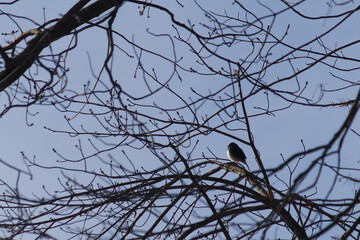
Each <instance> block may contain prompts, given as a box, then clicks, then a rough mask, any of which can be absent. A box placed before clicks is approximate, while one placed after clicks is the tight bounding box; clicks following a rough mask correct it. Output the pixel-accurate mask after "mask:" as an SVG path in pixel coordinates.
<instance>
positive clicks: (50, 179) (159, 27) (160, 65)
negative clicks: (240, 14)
mask: <svg viewBox="0 0 360 240" xmlns="http://www.w3.org/2000/svg"><path fill="white" fill-rule="evenodd" d="M353 2H354V3H353V5H352V4H350V5H346V6H343V7H342V6H339V7H336V8H329V4H330V5H331V2H329V1H307V2H305V3H304V4H302V5H301V6H300V7H299V8H298V10H301V11H302V13H304V14H306V15H307V16H318V15H327V14H328V13H329V11H330V10H331V14H336V12H337V11H338V12H344V11H345V8H347V7H348V8H350V7H351V8H353V7H354V5H355V4H359V3H360V2H359V1H353ZM198 3H199V4H200V5H201V6H204V5H206V7H207V8H211V9H213V10H216V11H217V12H219V13H223V10H222V9H225V8H228V9H229V10H228V11H229V12H227V13H228V14H235V11H234V12H231V9H230V8H229V7H230V6H231V1H227V2H226V3H223V2H222V3H221V4H220V3H219V2H218V1H207V2H206V4H205V3H204V1H198ZM73 4H74V1H69V0H66V1H61V2H59V1H54V0H46V1H41V0H37V1H20V2H19V3H17V4H14V5H13V6H6V5H4V6H1V9H2V11H4V12H8V13H9V12H10V13H13V14H15V15H23V16H27V17H28V18H30V19H32V20H34V21H35V22H37V23H39V24H41V23H43V22H44V19H46V20H49V19H52V18H55V17H60V16H61V15H62V14H64V13H65V12H66V11H67V10H68V9H69V8H70V7H71V6H72V5H73ZM184 4H185V5H184V8H179V7H178V6H177V5H175V4H174V3H173V1H169V3H168V7H169V8H170V9H174V10H175V11H176V19H177V20H178V21H180V22H184V23H187V20H188V19H191V22H192V23H194V24H195V29H197V28H198V29H200V28H201V26H200V25H199V22H206V18H204V15H203V14H202V13H201V12H202V11H201V9H199V7H198V6H196V4H195V3H194V2H191V3H190V1H189V2H187V3H184ZM246 4H248V5H247V6H248V7H249V9H252V10H253V11H254V12H255V13H256V14H259V15H266V14H269V11H268V10H267V9H266V8H261V7H259V4H258V3H255V1H253V4H252V3H251V2H249V3H246ZM271 8H272V10H274V11H275V10H279V9H282V8H285V6H284V4H282V3H281V2H280V1H274V2H273V3H272V4H271ZM147 15H148V13H147V11H146V12H145V14H144V15H142V16H140V15H139V10H138V6H137V5H136V4H130V3H126V4H124V6H122V7H121V8H120V10H119V13H118V17H117V19H116V21H115V24H114V25H115V26H116V29H120V30H121V34H123V36H125V37H126V38H127V39H129V40H133V41H134V42H135V43H136V44H138V45H141V46H142V47H144V48H146V49H150V50H152V51H154V52H160V53H162V54H164V55H165V56H168V57H169V58H170V59H174V58H175V57H176V58H179V57H180V56H183V57H184V60H183V61H182V64H183V65H184V66H191V65H193V64H196V63H195V60H194V58H193V57H192V55H191V54H189V50H188V49H187V48H186V46H185V45H183V44H181V43H179V42H175V45H176V49H177V55H176V56H174V54H173V52H172V42H171V41H170V40H169V37H168V36H162V37H160V38H159V37H154V36H152V35H151V34H149V33H148V32H147V30H148V31H149V32H152V33H154V34H167V33H169V32H170V35H174V30H173V29H172V27H171V23H169V22H168V20H169V17H168V16H166V15H165V14H163V13H159V12H158V11H155V10H153V9H150V12H149V16H150V17H149V18H148V17H147ZM250 17H251V16H250ZM270 20H271V19H269V20H268V21H269V22H267V20H265V21H264V22H265V23H266V24H269V23H270ZM336 22H338V19H327V20H326V21H314V20H304V18H300V17H296V16H295V15H294V14H293V13H291V12H288V13H285V14H283V15H280V16H279V17H278V18H276V23H275V24H274V26H273V29H272V31H273V33H274V34H278V35H281V34H282V33H284V32H285V29H286V27H287V25H288V24H290V29H289V32H288V35H287V37H286V38H285V42H287V43H290V44H291V45H293V46H300V45H302V44H303V43H304V42H306V41H308V40H311V39H313V38H314V37H315V36H319V35H321V33H323V32H325V31H327V30H328V29H330V28H331V27H332V26H333V25H334V24H336ZM359 22H360V16H359V15H358V14H355V15H354V16H352V17H350V18H349V19H348V20H347V21H346V22H345V23H344V24H343V25H342V26H341V28H339V29H337V30H335V31H334V32H332V33H331V34H329V35H327V36H326V37H324V38H322V39H321V40H322V41H323V43H324V44H325V45H326V46H328V47H331V48H335V47H336V46H340V45H343V44H346V43H349V42H351V41H354V40H357V39H359V38H360V32H359V31H354V26H357V24H358V23H359ZM17 23H18V24H19V25H20V26H21V29H22V31H26V30H28V29H30V28H34V27H36V26H35V25H34V24H32V23H31V22H29V21H26V20H21V19H20V20H19V19H17ZM14 29H18V26H16V24H14V23H13V22H12V21H11V20H10V19H9V18H8V17H6V16H4V15H0V31H1V33H8V32H11V31H12V30H14ZM204 33H205V31H204ZM18 34H19V33H17V34H15V35H16V36H17V35H18ZM11 39H12V37H11V36H4V35H2V36H1V38H0V44H1V45H2V46H4V45H6V43H5V41H9V40H11ZM69 41H70V38H64V39H61V40H59V41H58V42H56V43H55V44H53V45H52V47H53V50H54V51H55V52H56V51H58V50H61V49H62V48H63V47H64V46H67V45H68V44H69ZM78 41H79V42H78V47H77V48H76V49H75V50H74V51H72V52H70V54H69V55H68V60H67V66H68V67H69V69H70V72H69V74H68V79H67V81H68V86H67V88H68V89H82V86H83V84H85V83H86V82H87V81H90V84H91V86H92V84H93V83H94V75H93V73H94V74H95V75H96V76H97V75H99V72H100V71H101V69H100V66H101V64H102V63H103V61H104V58H105V56H106V55H105V54H106V47H107V41H106V35H105V32H104V31H102V30H99V29H89V30H86V31H84V32H82V33H81V34H80V36H79V39H78ZM116 41H117V44H119V45H120V46H121V47H122V48H123V49H124V50H125V51H127V52H128V53H129V54H131V55H135V53H136V54H139V51H138V50H135V52H134V49H133V48H132V47H131V45H130V44H128V43H127V42H126V41H125V40H122V39H121V38H120V37H119V38H117V39H116ZM195 45H196V44H195ZM311 47H312V49H313V50H318V51H322V50H323V49H322V47H321V46H320V45H319V43H318V42H314V43H313V44H312V45H311ZM222 51H224V52H223V53H224V54H226V55H227V56H229V57H231V58H233V59H236V58H238V57H239V56H243V55H246V54H247V51H248V49H247V47H246V46H241V45H238V46H236V47H234V48H232V49H228V50H226V49H224V50H222ZM285 51H286V50H284V48H281V47H279V48H274V50H273V51H272V55H271V56H270V57H269V59H270V60H272V59H276V58H277V57H279V56H281V54H283V53H284V52H285ZM344 54H345V55H346V56H349V57H355V58H357V56H359V54H360V48H359V46H358V45H355V46H354V47H352V48H348V49H345V51H344ZM117 56H118V58H117V59H116V60H115V61H114V63H113V65H114V68H113V73H114V75H115V76H117V77H118V81H119V82H120V83H121V84H122V86H123V87H124V89H125V90H126V91H128V92H129V93H131V94H133V95H134V96H141V95H142V94H143V93H145V92H146V91H147V89H146V87H145V86H144V81H143V78H142V76H141V74H140V72H139V71H136V67H137V60H136V58H128V57H126V56H125V54H124V55H121V54H118V55H117ZM89 59H90V60H91V66H92V67H90V61H89ZM143 62H144V63H146V67H147V68H148V69H151V68H152V67H154V68H155V69H157V70H158V72H157V73H158V76H159V78H161V79H168V78H169V77H171V69H172V67H171V64H170V63H166V61H163V60H161V59H158V58H156V57H153V56H151V55H149V54H146V53H144V57H143ZM305 63H306V60H299V61H298V62H297V63H296V65H297V66H302V65H305ZM214 64H216V62H214ZM338 64H340V65H341V64H348V65H347V67H349V68H351V67H355V64H354V66H352V65H351V64H350V63H348V62H346V63H341V62H340V63H338ZM197 67H198V66H197ZM225 67H226V66H225ZM256 67H258V66H256V65H255V66H254V68H256ZM136 72H137V73H138V75H137V76H136V78H135V77H134V74H135V73H136ZM292 73H293V71H292V70H291V68H290V66H289V64H288V63H283V64H279V66H277V67H275V68H274V69H273V70H272V71H269V72H268V73H267V76H266V78H265V79H264V81H267V80H268V81H272V80H273V79H276V78H277V77H285V76H287V75H291V74H292ZM40 74H41V73H40ZM342 74H343V75H342V77H346V78H349V79H352V80H353V81H357V82H359V74H358V71H351V72H343V73H342ZM44 76H46V75H44ZM38 77H39V78H41V77H42V76H41V75H39V76H38ZM182 77H183V78H182V81H180V80H178V81H174V80H172V81H171V83H170V84H171V87H172V88H173V89H176V91H177V92H178V93H180V94H181V95H182V96H183V97H184V99H188V98H189V97H192V98H194V94H193V93H192V92H191V89H190V88H194V89H197V90H198V91H199V92H200V93H203V94H206V93H208V92H209V91H214V90H215V89H218V88H219V86H223V85H224V83H225V82H226V81H227V80H226V79H222V78H219V77H218V76H198V75H196V76H194V75H191V74H186V73H184V74H183V75H182ZM305 81H308V82H309V85H308V87H307V88H306V90H305V92H304V95H305V96H307V97H311V98H313V99H314V100H316V99H318V98H319V97H320V91H319V87H320V84H322V85H323V86H324V87H325V88H327V89H334V88H337V87H339V86H340V84H343V83H339V81H335V80H334V78H333V77H332V76H331V74H330V72H329V68H326V67H324V66H323V65H320V64H319V65H318V66H317V67H315V68H313V69H312V70H310V71H307V72H305V73H304V74H302V75H301V79H300V82H301V84H302V86H303V83H304V82H305ZM288 84H293V83H288ZM151 87H153V88H155V87H156V86H155V84H154V85H153V86H151ZM246 87H248V88H250V86H247V84H246V83H245V84H244V88H245V89H244V92H245V94H248V93H249V91H250V89H246ZM283 87H284V88H288V87H289V85H287V84H286V83H285V84H284V86H283ZM291 87H294V88H295V87H296V86H295V85H294V84H293V86H291ZM228 91H230V89H229V90H228ZM357 91H358V87H352V88H348V89H346V90H343V91H341V92H333V93H332V92H329V93H327V94H326V95H325V96H324V97H323V98H322V99H321V103H324V104H326V103H330V101H333V102H337V101H338V100H345V101H346V100H349V99H354V98H355V96H356V94H357ZM161 94H164V95H160V94H159V95H157V96H156V98H157V101H158V103H159V104H162V106H164V107H165V106H167V107H169V106H176V105H177V103H178V99H175V98H172V97H170V96H171V95H166V93H161ZM269 98H270V103H271V106H272V107H273V108H280V107H285V106H287V105H288V104H289V103H288V102H284V101H283V100H281V99H280V98H278V97H276V96H273V95H271V94H270V95H269ZM5 99H6V96H5V95H4V94H1V93H0V100H2V102H3V103H2V104H1V105H3V104H4V102H5V103H6V101H5ZM159 99H160V100H159ZM161 99H163V100H161ZM147 101H150V100H147ZM205 104H207V105H206V107H204V108H202V109H201V111H200V112H199V115H204V114H208V115H211V114H213V113H214V112H215V111H217V110H218V109H217V108H216V106H214V105H212V104H209V103H205ZM80 107H81V105H78V106H77V108H78V109H80ZM257 107H262V108H266V95H265V94H257V95H255V96H254V97H250V98H249V100H248V101H247V110H248V112H249V114H256V113H259V112H260V111H259V110H258V109H256V108H257ZM349 109H350V107H340V108H336V107H332V108H321V107H317V108H315V107H314V108H308V107H303V106H299V105H297V106H293V107H291V108H289V109H287V110H285V111H279V112H275V113H274V115H262V116H260V117H255V118H251V119H250V123H251V127H252V131H253V134H254V139H255V144H256V146H257V147H258V150H259V151H260V154H261V156H262V158H263V161H264V165H265V168H271V167H275V166H277V165H279V164H281V163H282V158H281V154H282V155H283V156H284V158H285V159H286V158H288V157H290V156H292V155H294V154H295V153H297V152H300V151H302V150H303V146H302V144H301V139H302V140H303V141H304V144H305V146H306V148H307V149H310V148H313V147H316V146H319V145H321V144H325V143H327V142H328V141H329V139H330V138H331V137H332V136H333V135H334V133H335V131H336V130H337V129H338V128H340V126H341V125H342V123H343V121H344V119H345V118H346V116H347V114H348V112H349ZM28 110H29V112H30V113H31V114H32V115H34V116H33V117H29V115H27V114H26V112H25V109H24V108H14V109H11V110H10V111H9V112H7V113H6V114H5V115H4V116H3V117H2V118H0V123H1V124H0V132H1V133H2V134H1V135H2V137H0V146H2V147H1V149H0V159H1V160H2V161H4V162H6V163H9V164H11V165H13V166H16V167H18V168H20V169H23V170H24V171H28V170H27V167H26V166H25V164H24V159H23V157H22V156H23V155H22V152H24V153H25V154H26V156H27V157H29V158H36V161H38V162H39V163H42V164H45V165H48V166H51V165H54V164H57V163H56V162H57V161H59V160H61V158H60V157H59V156H58V155H57V154H56V153H55V152H54V151H53V149H54V148H55V149H56V152H58V153H60V154H61V155H62V156H64V157H66V158H70V159H79V158H81V154H80V152H79V151H78V148H77V147H76V146H79V145H80V144H81V145H82V147H83V148H84V152H85V153H87V154H91V153H92V152H93V151H94V149H93V148H91V146H90V145H89V143H88V138H90V139H91V137H89V136H85V137H79V136H75V137H71V136H69V135H68V134H58V133H53V132H52V131H49V130H47V129H45V128H44V126H46V127H47V128H50V129H56V130H64V129H69V127H68V124H67V123H66V121H65V120H64V113H61V112H58V111H56V110H55V109H54V108H53V107H51V106H32V107H30V108H29V109H28ZM239 110H240V105H239ZM159 114H160V113H159ZM183 114H184V116H185V117H189V118H190V115H187V114H188V113H186V112H185V113H183ZM66 116H67V117H73V116H74V115H72V114H66ZM214 121H218V119H214ZM72 122H73V123H74V124H75V125H78V126H80V125H84V126H85V127H86V128H87V129H98V128H99V125H98V123H97V121H96V120H95V119H91V118H86V119H85V118H84V117H82V116H79V117H76V118H75V119H74V120H73V121H72ZM27 123H28V124H31V126H28V125H27ZM214 123H215V122H214ZM234 126H237V125H236V124H235V125H234ZM353 128H354V130H356V131H359V119H358V118H356V120H355V122H354V124H353ZM237 137H239V138H242V139H245V140H247V135H246V132H245V131H239V132H238V134H237ZM197 139H198V140H199V147H198V148H196V150H195V151H194V152H193V153H192V158H194V159H195V158H201V157H202V155H203V154H204V155H205V156H208V157H212V154H211V153H210V152H209V151H208V150H207V148H209V149H211V151H212V152H213V153H214V154H216V156H217V157H218V158H223V159H224V160H225V159H226V146H227V145H228V143H229V142H231V141H233V139H230V138H228V137H226V136H222V135H218V134H216V133H212V134H210V135H208V136H200V137H199V138H197ZM92 140H93V141H94V142H96V144H99V145H100V143H99V142H97V141H96V140H94V139H92ZM109 142H112V143H116V142H117V139H109ZM359 144H360V138H359V137H357V136H356V135H355V134H353V133H349V134H348V137H347V138H346V140H345V144H344V147H343V149H342V152H341V157H342V159H343V160H344V161H342V164H343V166H344V167H352V166H354V164H359V161H360V154H359V153H360V150H359V146H360V145H359ZM239 145H240V146H241V147H242V148H243V150H244V152H245V154H246V155H247V162H248V165H249V166H250V168H251V169H257V166H256V163H255V160H254V155H253V153H252V152H251V149H250V147H248V146H245V145H241V144H240V143H239ZM122 150H125V152H126V154H127V155H128V156H129V158H130V159H132V160H133V164H134V165H135V168H140V167H144V168H146V169H149V168H150V169H153V168H155V167H156V166H160V164H161V162H159V161H158V160H157V159H155V157H154V156H149V154H145V153H144V152H142V151H137V150H135V149H130V148H126V147H119V148H118V149H116V150H114V151H112V152H111V153H106V154H104V157H105V158H106V157H108V159H109V158H110V156H109V155H108V154H111V157H112V158H116V159H118V160H119V161H120V162H121V163H122V164H124V165H128V166H130V163H128V162H127V161H126V159H125V157H124V155H123V153H122V152H121V151H122ZM312 159H313V156H307V157H306V158H304V159H303V160H301V161H311V160H312ZM335 161H336V159H335V158H334V164H335V163H336V162H335ZM154 163H155V164H154ZM82 164H83V163H74V166H77V167H79V168H81V166H82ZM157 164H158V165H157ZM89 165H90V166H91V167H93V168H94V169H97V168H99V167H101V166H102V165H101V164H99V161H98V160H97V159H96V158H94V159H91V162H89ZM0 166H1V167H0V175H1V179H2V180H6V181H7V183H9V184H15V182H16V178H17V175H16V171H14V170H13V169H11V168H8V167H6V166H4V165H0ZM305 166H307V164H306V162H305V163H304V164H303V165H302V164H299V166H298V168H299V169H301V168H303V167H305ZM31 172H32V174H33V179H30V178H26V176H22V185H21V187H20V190H21V191H23V193H24V194H31V193H32V192H35V193H38V194H42V192H43V185H46V188H47V189H56V188H58V187H59V181H58V178H59V177H61V173H60V171H59V170H56V169H49V170H46V171H45V170H40V169H35V168H31ZM65 174H70V175H71V176H73V177H75V178H79V176H77V175H75V174H74V173H65ZM328 174H329V175H331V174H332V173H328ZM278 177H279V178H282V179H288V177H289V172H288V171H286V170H284V171H282V172H280V173H279V174H278ZM86 180H87V179H86V177H85V178H82V179H81V181H84V182H86ZM271 182H272V184H274V186H277V187H279V188H280V189H281V188H282V187H284V186H283V185H282V183H280V182H279V181H278V180H276V179H275V178H272V179H271ZM320 182H321V183H320V184H319V186H320V188H319V189H316V190H315V189H314V192H315V191H317V192H318V194H319V195H321V194H324V193H326V192H327V190H328V188H326V186H327V184H328V180H327V178H326V177H324V178H321V179H320ZM322 184H323V185H322ZM281 186H282V187H281ZM321 186H324V189H323V190H324V192H322V189H321ZM357 188H358V186H355V185H353V184H347V183H346V182H343V183H341V184H339V185H337V188H336V191H335V193H334V194H336V195H338V196H342V195H343V194H346V195H349V193H350V192H352V193H354V191H355V190H356V189H357Z"/></svg>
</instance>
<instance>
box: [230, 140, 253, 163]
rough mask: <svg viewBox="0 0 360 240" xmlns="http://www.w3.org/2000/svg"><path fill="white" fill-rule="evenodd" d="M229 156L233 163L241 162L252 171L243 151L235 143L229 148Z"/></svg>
mask: <svg viewBox="0 0 360 240" xmlns="http://www.w3.org/2000/svg"><path fill="white" fill-rule="evenodd" d="M227 156H228V158H229V159H230V160H231V161H233V162H241V163H243V164H245V165H246V166H247V168H248V169H249V170H250V168H249V166H248V165H247V163H246V161H245V160H246V156H245V153H244V152H243V150H242V149H241V148H240V147H239V146H238V145H237V144H236V143H234V142H232V143H230V144H229V145H228V147H227Z"/></svg>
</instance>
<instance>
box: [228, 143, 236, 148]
mask: <svg viewBox="0 0 360 240" xmlns="http://www.w3.org/2000/svg"><path fill="white" fill-rule="evenodd" d="M232 146H236V143H234V142H231V143H229V145H228V148H229V147H232Z"/></svg>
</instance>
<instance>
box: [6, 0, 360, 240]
mask: <svg viewBox="0 0 360 240" xmlns="http://www.w3.org/2000/svg"><path fill="white" fill-rule="evenodd" d="M0 4H1V5H2V6H4V9H6V10H1V13H0V14H1V15H0V17H1V19H2V22H11V23H13V24H15V26H16V28H14V29H12V30H11V31H10V32H4V31H2V34H3V40H2V44H1V47H0V54H1V58H2V62H1V66H0V70H1V72H0V91H1V96H0V97H1V101H2V105H1V106H2V108H1V109H0V111H1V116H5V115H6V114H9V111H12V110H13V109H14V108H19V107H23V108H24V111H25V113H26V122H27V123H28V124H29V125H31V124H32V123H31V121H34V122H35V123H36V121H37V120H36V119H37V118H40V117H37V116H34V114H33V109H36V110H38V109H39V108H40V106H45V109H46V111H50V112H57V113H61V114H62V115H64V116H65V118H64V120H63V121H64V122H65V123H66V124H67V127H65V126H64V125H62V124H60V123H59V127H53V126H54V125H51V124H48V125H47V126H46V127H45V128H46V130H47V131H49V132H51V133H52V134H53V135H54V136H65V137H68V138H74V137H75V138H76V139H77V140H78V141H79V144H78V145H77V146H76V147H77V151H76V154H74V155H73V156H72V157H68V156H67V155H66V154H64V153H62V152H61V151H59V150H58V149H57V148H54V155H53V156H52V159H53V160H54V161H48V162H47V163H44V161H41V160H40V161H39V160H35V158H34V157H31V156H29V155H28V154H27V153H23V155H22V156H23V159H24V161H25V163H26V168H25V169H24V168H21V167H18V166H15V165H13V164H12V163H10V162H8V161H3V160H1V164H2V165H3V166H4V167H10V168H11V169H12V170H13V171H16V172H17V174H18V181H17V182H16V184H10V183H9V182H8V180H7V179H6V178H4V177H1V179H0V181H1V187H2V192H3V194H2V196H1V198H0V201H1V218H0V228H1V229H2V231H1V234H3V237H4V238H9V239H15V238H17V237H21V236H23V237H27V238H28V237H29V236H32V237H33V238H36V239H57V238H59V239H64V238H69V239H70V238H71V239H139V238H144V239H275V238H279V239H290V238H292V239H295V238H297V239H320V238H324V237H326V238H327V239H329V238H330V237H332V238H340V239H359V236H360V231H359V226H358V225H359V222H360V212H359V211H360V205H359V204H360V202H359V194H360V193H359V192H360V191H359V178H358V177H357V174H358V172H359V170H360V167H359V157H358V156H359V155H356V151H357V149H354V147H353V146H354V145H353V144H354V142H356V141H359V130H358V129H357V128H358V126H356V125H355V124H354V122H355V121H356V120H358V118H356V114H357V112H358V110H359V105H360V91H359V88H358V85H359V80H358V77H357V75H358V74H357V72H358V71H359V62H360V58H359V54H358V48H359V45H360V40H359V38H358V36H357V35H356V34H355V33H353V35H351V34H352V32H351V31H356V30H355V29H356V26H354V27H353V28H349V26H351V25H353V24H354V22H356V21H358V20H359V19H358V17H357V16H358V14H359V10H360V5H359V6H357V5H356V3H355V2H354V1H342V2H341V3H340V2H336V1H328V2H327V1H318V2H317V3H316V4H317V5H316V6H321V7H319V8H318V7H311V6H312V5H313V4H314V3H313V1H311V3H310V1H305V0H303V1H298V2H289V1H284V0H281V1H276V3H273V2H271V3H270V2H268V1H249V3H245V2H243V1H221V4H220V3H219V2H216V1H193V2H187V1H186V3H185V2H184V3H182V2H180V1H177V0H175V1H147V0H145V1H114V0H94V1H90V0H80V1H78V2H77V3H76V4H75V5H74V6H73V7H71V8H70V9H69V10H68V11H67V12H66V13H65V14H64V15H62V16H61V17H59V18H56V17H53V16H51V19H49V20H48V19H47V17H44V18H43V20H42V21H43V22H41V23H40V22H38V20H35V19H32V18H31V17H30V16H24V15H17V14H16V11H17V10H16V9H18V8H19V7H21V6H22V4H23V3H22V1H12V2H1V3H0ZM5 6H6V7H5ZM14 11H15V12H14ZM46 11H47V10H46V9H45V10H44V16H47V15H46V14H45V13H46ZM354 19H355V20H354ZM29 26H31V27H29ZM311 26H316V27H314V29H309V28H310V27H311ZM24 29H26V30H24ZM126 29H127V30H126ZM129 29H130V30H129ZM139 29H140V30H139ZM349 29H351V30H349ZM131 31H133V32H134V33H133V34H131ZM129 32H130V34H129ZM139 32H140V33H139ZM343 36H347V37H346V38H342V37H343ZM84 38H85V39H86V40H84ZM86 41H90V42H91V41H95V42H96V43H97V44H98V46H97V47H96V50H98V51H99V50H100V51H102V53H101V54H100V55H94V54H93V53H92V51H95V49H90V48H89V49H87V48H86V47H84V46H83V45H84V44H85V43H86ZM79 49H85V50H86V51H88V58H87V59H82V61H81V62H78V60H74V59H76V55H77V54H78V53H79V51H80V50H79ZM83 69H89V71H88V72H90V74H91V76H92V79H90V80H88V79H87V78H86V77H85V73H83V74H84V75H83V76H82V75H76V74H74V72H76V71H80V72H85V70H83ZM129 69H130V70H129ZM86 71H87V70H86ZM79 76H81V77H79ZM41 109H44V108H43V107H42V108H41ZM313 109H314V110H315V111H326V113H327V112H331V113H335V114H337V113H339V114H344V113H346V114H347V115H345V114H344V117H343V119H344V121H343V122H342V124H341V126H338V127H334V125H331V126H330V125H329V126H330V127H329V129H328V134H329V135H328V136H330V137H329V138H327V139H326V140H325V142H324V141H323V140H320V139H323V138H320V137H319V136H318V135H316V134H315V132H316V129H317V128H319V127H320V126H321V125H324V124H327V121H328V120H329V117H328V116H329V115H327V114H326V113H324V117H323V118H322V119H321V121H320V122H316V121H314V122H313V123H312V124H311V127H306V128H304V129H303V131H307V132H310V134H311V132H313V133H314V135H313V139H314V140H315V141H314V143H309V144H307V142H306V141H303V140H302V139H301V137H300V136H299V137H297V143H296V144H297V145H298V146H299V147H298V149H295V150H293V149H292V150H291V151H292V152H291V154H284V155H283V154H281V152H280V153H279V152H277V153H276V155H275V156H276V158H274V157H273V156H272V157H269V156H267V155H266V154H264V153H263V151H264V150H263V149H264V148H263V147H262V146H261V144H259V142H260V139H261V138H263V137H264V136H265V135H267V138H269V139H270V141H268V143H267V145H268V148H277V147H279V146H277V145H278V144H283V143H286V142H289V143H288V145H286V144H285V145H282V146H280V147H279V148H280V149H282V151H287V148H288V146H290V140H288V139H287V138H288V134H285V135H282V134H281V133H280V131H281V129H280V126H279V125H278V128H279V129H274V127H273V126H274V125H273V124H272V123H270V122H274V121H275V122H276V121H279V122H280V120H279V119H280V118H281V116H292V117H294V118H298V119H299V120H300V121H302V116H303V115H305V114H308V113H307V112H311V111H313ZM39 111H40V110H39ZM309 114H310V115H307V116H311V113H309ZM29 119H32V120H31V121H30V120H29ZM310 122H311V121H310ZM281 124H282V125H283V126H282V127H283V128H286V129H294V128H301V126H297V125H296V124H294V123H290V122H289V123H288V124H286V123H285V124H283V123H281ZM55 126H57V125H55ZM260 126H262V127H261V128H262V132H261V131H258V129H259V128H260ZM264 129H265V131H267V132H264ZM274 132H279V134H274ZM269 135H270V136H269ZM280 140H282V142H280ZM232 141H234V142H237V143H239V145H241V146H242V147H243V148H244V149H246V151H245V152H246V154H247V156H248V162H249V165H250V166H251V170H250V171H248V170H246V169H245V168H243V166H241V165H238V164H235V163H232V162H229V161H227V159H225V156H226V148H225V146H226V145H227V143H228V142H232ZM299 143H300V144H299ZM309 146H310V147H309ZM220 149H223V150H221V151H220ZM348 152H350V153H353V155H351V156H352V157H350V158H349V157H348V156H349V155H347V154H346V153H348ZM287 155H288V156H287ZM76 156H80V157H76ZM0 157H4V156H0ZM53 170H56V171H58V173H59V174H62V175H61V176H60V175H59V181H58V186H60V187H59V188H58V189H53V188H51V187H49V186H47V185H46V183H45V184H44V188H43V191H41V192H36V193H35V192H34V193H33V194H27V193H25V192H24V191H23V189H24V188H26V187H27V186H28V185H29V182H30V184H31V180H29V177H30V178H31V177H33V176H35V175H36V174H41V172H47V171H53ZM340 190H341V193H340V192H339V191H340ZM59 236H61V237H59Z"/></svg>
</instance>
